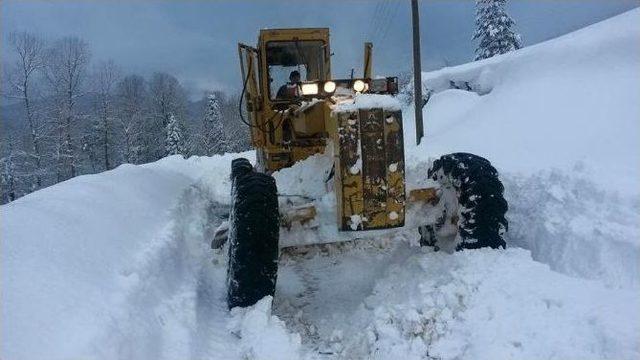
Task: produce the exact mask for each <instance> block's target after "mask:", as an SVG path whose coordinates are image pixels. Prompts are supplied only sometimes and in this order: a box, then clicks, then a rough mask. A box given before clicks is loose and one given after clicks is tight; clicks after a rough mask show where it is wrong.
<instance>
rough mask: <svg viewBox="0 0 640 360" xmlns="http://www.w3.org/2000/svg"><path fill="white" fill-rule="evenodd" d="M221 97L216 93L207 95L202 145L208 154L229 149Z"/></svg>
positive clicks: (220, 152) (219, 152)
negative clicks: (223, 124) (223, 123)
mask: <svg viewBox="0 0 640 360" xmlns="http://www.w3.org/2000/svg"><path fill="white" fill-rule="evenodd" d="M218 98H219V97H218V96H217V95H216V94H215V93H211V94H209V96H207V105H206V108H205V114H204V119H203V124H202V126H203V130H204V131H203V134H202V144H203V145H202V147H203V150H204V153H205V154H206V155H208V156H211V155H214V154H222V153H224V152H225V151H227V149H228V145H227V136H226V135H225V133H224V130H223V128H222V110H221V107H220V101H219V99H218Z"/></svg>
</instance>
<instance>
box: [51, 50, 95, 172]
mask: <svg viewBox="0 0 640 360" xmlns="http://www.w3.org/2000/svg"><path fill="white" fill-rule="evenodd" d="M90 57H91V53H90V51H89V45H88V44H87V43H86V42H84V40H82V39H79V38H77V37H65V38H62V39H60V40H58V41H56V42H55V43H54V44H53V47H52V48H51V49H49V51H48V52H47V56H46V61H45V63H46V66H45V70H46V71H45V73H46V76H47V78H48V80H49V83H50V85H51V88H52V90H53V94H54V97H55V107H56V108H55V109H54V112H55V113H56V115H57V118H58V119H57V120H58V121H57V141H58V143H57V144H56V151H55V153H54V156H55V160H56V162H57V164H58V169H57V177H58V179H57V180H58V181H63V180H66V179H69V178H72V177H75V176H76V175H78V173H79V170H78V165H79V164H78V141H77V138H75V136H74V130H76V125H77V124H76V122H77V119H78V115H79V114H78V109H77V108H78V106H77V101H78V98H79V97H81V96H82V95H84V85H85V80H86V73H87V67H88V65H89V59H90Z"/></svg>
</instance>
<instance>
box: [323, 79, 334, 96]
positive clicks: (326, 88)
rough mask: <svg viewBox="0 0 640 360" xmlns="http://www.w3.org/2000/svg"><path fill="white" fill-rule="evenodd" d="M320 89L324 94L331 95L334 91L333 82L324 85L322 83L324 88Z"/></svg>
mask: <svg viewBox="0 0 640 360" xmlns="http://www.w3.org/2000/svg"><path fill="white" fill-rule="evenodd" d="M322 89H323V90H324V92H326V93H332V92H334V91H336V83H334V82H333V81H327V82H326V83H324V86H323V87H322Z"/></svg>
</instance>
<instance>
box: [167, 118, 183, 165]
mask: <svg viewBox="0 0 640 360" xmlns="http://www.w3.org/2000/svg"><path fill="white" fill-rule="evenodd" d="M183 130H184V128H183V126H182V125H181V124H180V123H179V122H178V120H177V119H176V117H175V116H174V115H173V114H171V115H169V122H167V138H166V140H165V150H166V153H167V155H182V156H186V155H187V149H186V146H185V141H184V131H183Z"/></svg>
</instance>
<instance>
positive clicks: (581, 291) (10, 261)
mask: <svg viewBox="0 0 640 360" xmlns="http://www.w3.org/2000/svg"><path fill="white" fill-rule="evenodd" d="M639 65H640V11H639V10H633V11H630V12H628V13H625V14H622V15H620V16H617V17H615V18H613V19H610V20H607V21H605V22H602V23H599V24H596V25H593V26H590V27H588V28H586V29H583V30H581V31H577V32H575V33H571V34H568V35H566V36H563V37H561V38H558V39H555V40H551V41H548V42H546V43H542V44H539V45H536V46H532V47H529V48H525V49H522V50H520V51H517V52H515V53H511V54H507V55H504V56H498V57H495V58H492V59H488V60H485V61H482V62H476V63H471V64H467V65H462V66H458V67H454V68H448V69H443V70H441V71H437V72H434V73H426V74H425V77H424V79H425V81H424V86H425V88H426V89H429V90H431V91H433V95H432V96H431V98H430V101H429V103H428V104H427V106H426V107H425V109H424V116H425V121H426V137H425V139H424V140H423V143H422V145H420V146H418V147H416V146H415V145H414V144H413V142H414V141H413V140H414V137H413V134H414V129H413V125H412V124H411V119H413V109H411V108H406V109H404V118H405V124H406V128H405V132H406V133H405V140H406V141H407V144H406V153H407V172H408V178H409V179H417V178H419V177H420V176H426V168H427V167H428V165H429V162H430V161H431V160H432V159H433V158H436V157H438V156H440V155H442V154H445V153H450V152H454V151H467V152H473V153H476V154H478V155H481V156H485V157H487V158H488V159H490V160H491V161H492V162H493V163H494V164H495V165H496V167H497V168H498V170H499V171H500V172H501V177H502V179H503V181H504V183H505V187H506V195H507V199H508V201H509V206H510V209H509V212H508V213H507V216H508V218H509V221H510V229H509V230H510V232H509V233H508V239H507V241H508V245H509V248H508V249H507V250H500V251H495V250H485V249H483V250H475V251H464V252H460V253H455V254H446V253H443V252H433V251H431V250H430V249H421V248H419V247H416V246H415V242H416V237H417V235H416V234H415V233H409V232H404V233H402V234H399V235H397V236H394V237H391V238H379V239H371V240H363V241H361V242H357V243H345V244H342V245H333V246H322V247H317V248H314V249H312V250H310V251H309V252H307V253H298V254H289V253H285V254H283V255H282V257H281V268H280V271H279V275H278V276H279V279H278V287H277V292H276V295H275V298H273V299H272V298H265V299H263V300H262V301H261V302H259V303H258V304H256V305H255V306H254V307H251V308H248V309H234V310H233V311H232V312H228V311H227V310H226V304H225V286H224V281H225V272H226V263H225V262H226V259H225V256H224V255H223V253H224V252H223V251H219V252H212V250H210V248H209V241H210V238H211V235H212V232H213V230H214V229H215V228H216V226H217V225H218V224H219V223H220V221H221V219H220V216H221V215H222V214H223V213H224V211H225V208H226V206H228V203H229V187H230V183H229V181H228V177H229V167H230V161H231V159H233V158H236V157H240V156H244V157H248V158H249V159H250V160H252V161H253V159H252V157H253V154H252V153H245V154H227V155H224V156H215V157H211V158H190V159H188V160H183V159H181V158H179V157H169V158H165V159H163V160H160V161H158V162H156V163H152V164H148V165H142V166H132V165H123V166H120V167H118V168H117V169H115V170H112V171H108V172H105V173H102V174H97V175H88V176H81V177H77V178H74V179H71V180H68V181H66V182H63V183H60V184H57V185H54V186H51V187H49V188H46V189H43V190H40V191H37V192H35V193H32V194H30V195H27V196H25V197H23V198H21V199H19V200H17V201H15V202H13V203H10V204H8V205H5V206H2V207H1V208H0V226H1V239H2V244H1V251H0V257H1V258H0V262H1V317H0V319H1V320H0V321H1V331H2V332H1V333H0V358H1V359H3V360H21V359H29V360H31V359H80V358H81V359H171V360H173V359H247V358H248V359H298V358H306V359H357V358H378V359H425V358H427V359H638V358H640V271H639V270H640V269H639V265H638V263H639V261H640V260H639V257H640V190H639V189H640V187H638V185H639V184H640V152H638V146H639V145H640V102H639V99H640V86H639V85H638V84H640V66H639ZM451 82H453V83H454V85H455V87H460V88H462V89H463V90H461V89H454V88H453V89H452V86H451ZM469 89H470V90H469ZM325 167H326V164H325V162H323V161H322V157H320V156H316V157H314V158H312V159H310V160H309V161H306V162H305V163H303V164H300V165H298V166H296V167H294V168H292V169H285V170H283V171H282V172H280V173H279V174H276V179H277V181H278V186H279V189H280V191H281V192H287V191H297V192H305V191H306V192H308V193H310V194H312V195H318V194H317V193H314V192H317V191H318V187H317V186H316V185H317V184H315V183H314V182H313V181H314V179H313V177H309V176H308V175H305V174H309V172H310V171H313V172H314V174H317V173H319V172H322V171H326V170H327V169H326V168H325ZM421 174H422V175H421ZM316 177H317V176H316ZM271 305H273V306H271Z"/></svg>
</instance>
